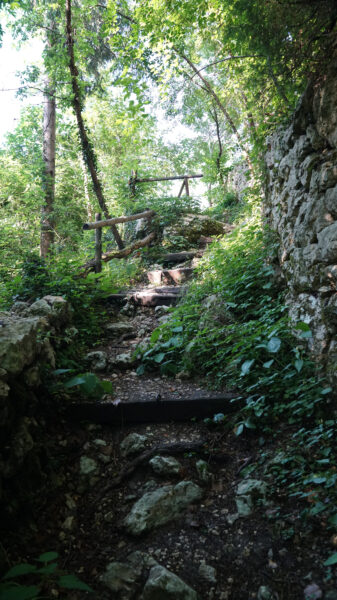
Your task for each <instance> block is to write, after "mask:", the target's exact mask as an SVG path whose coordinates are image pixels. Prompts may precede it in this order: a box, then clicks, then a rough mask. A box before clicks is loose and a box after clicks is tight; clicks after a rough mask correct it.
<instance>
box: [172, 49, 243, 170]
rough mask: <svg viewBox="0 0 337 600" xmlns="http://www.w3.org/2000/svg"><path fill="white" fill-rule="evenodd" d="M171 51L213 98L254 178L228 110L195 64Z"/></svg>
mask: <svg viewBox="0 0 337 600" xmlns="http://www.w3.org/2000/svg"><path fill="white" fill-rule="evenodd" d="M173 50H174V51H175V52H176V53H177V54H179V56H181V58H183V59H184V61H185V62H186V63H187V64H188V65H189V66H190V67H191V69H192V70H193V71H194V73H195V74H196V75H197V77H199V79H200V80H201V81H202V83H203V88H204V89H205V90H206V91H207V93H208V94H209V95H210V96H211V97H212V98H213V100H214V102H215V104H216V105H217V106H218V107H219V108H220V110H221V112H222V114H223V115H224V116H225V119H226V121H227V123H228V125H229V127H230V129H231V130H232V132H233V134H234V136H235V137H236V141H237V144H238V146H239V148H240V149H241V151H242V153H243V155H244V157H245V160H246V162H247V165H248V167H249V171H250V173H251V175H252V177H254V169H253V165H252V161H251V160H250V156H249V152H248V150H247V148H246V147H245V143H244V141H243V139H242V137H241V135H240V132H239V130H238V128H237V127H236V125H235V123H234V121H233V119H232V117H231V116H230V114H229V112H228V110H227V109H226V107H225V106H224V104H223V103H222V101H221V100H220V98H219V96H218V94H217V93H216V92H215V91H214V89H213V87H212V86H211V84H210V83H209V81H208V80H207V79H206V78H205V77H204V76H203V75H201V73H200V71H199V70H198V69H197V67H196V66H195V64H194V63H193V62H192V61H191V60H190V59H189V58H188V56H186V55H185V54H183V53H182V52H180V51H179V50H178V49H177V48H175V47H173Z"/></svg>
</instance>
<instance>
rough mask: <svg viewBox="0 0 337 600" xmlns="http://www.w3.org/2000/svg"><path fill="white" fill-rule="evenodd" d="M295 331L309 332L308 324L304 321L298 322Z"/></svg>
mask: <svg viewBox="0 0 337 600" xmlns="http://www.w3.org/2000/svg"><path fill="white" fill-rule="evenodd" d="M295 329H299V330H300V331H310V327H309V325H308V323H304V321H299V322H298V323H297V324H296V327H295Z"/></svg>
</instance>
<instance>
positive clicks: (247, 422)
mask: <svg viewBox="0 0 337 600" xmlns="http://www.w3.org/2000/svg"><path fill="white" fill-rule="evenodd" d="M244 426H245V427H247V429H256V425H255V423H254V421H253V419H252V417H248V419H246V420H245V422H244Z"/></svg>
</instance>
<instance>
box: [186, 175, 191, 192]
mask: <svg viewBox="0 0 337 600" xmlns="http://www.w3.org/2000/svg"><path fill="white" fill-rule="evenodd" d="M185 189H186V196H189V195H190V188H189V186H188V178H187V177H185Z"/></svg>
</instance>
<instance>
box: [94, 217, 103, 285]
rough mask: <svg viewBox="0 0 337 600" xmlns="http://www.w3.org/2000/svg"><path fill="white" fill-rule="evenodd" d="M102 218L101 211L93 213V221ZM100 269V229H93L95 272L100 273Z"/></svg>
mask: <svg viewBox="0 0 337 600" xmlns="http://www.w3.org/2000/svg"><path fill="white" fill-rule="evenodd" d="M101 218H102V215H101V213H96V214H95V221H100V220H101ZM101 271H102V229H101V228H98V229H95V272H96V273H101Z"/></svg>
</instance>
